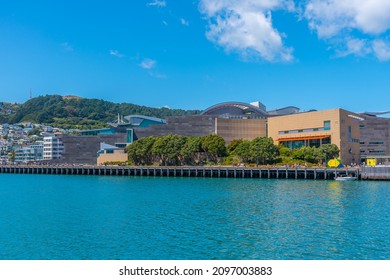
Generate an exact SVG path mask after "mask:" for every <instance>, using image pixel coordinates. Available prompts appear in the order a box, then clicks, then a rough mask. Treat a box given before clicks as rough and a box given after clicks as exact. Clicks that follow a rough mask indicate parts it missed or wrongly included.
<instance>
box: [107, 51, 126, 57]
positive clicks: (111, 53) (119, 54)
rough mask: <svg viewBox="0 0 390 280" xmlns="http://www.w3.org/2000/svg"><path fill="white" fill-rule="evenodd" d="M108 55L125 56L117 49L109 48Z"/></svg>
mask: <svg viewBox="0 0 390 280" xmlns="http://www.w3.org/2000/svg"><path fill="white" fill-rule="evenodd" d="M110 55H112V56H116V57H119V58H122V57H125V55H124V54H121V53H120V52H119V51H118V50H110Z"/></svg>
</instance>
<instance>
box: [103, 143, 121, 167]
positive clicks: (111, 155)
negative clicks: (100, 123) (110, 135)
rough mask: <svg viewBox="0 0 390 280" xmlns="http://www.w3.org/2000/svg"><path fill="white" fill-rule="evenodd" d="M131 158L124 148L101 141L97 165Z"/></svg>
mask: <svg viewBox="0 0 390 280" xmlns="http://www.w3.org/2000/svg"><path fill="white" fill-rule="evenodd" d="M128 159H129V157H128V155H127V153H126V152H125V150H124V149H121V148H118V147H116V146H113V145H109V144H106V143H100V150H99V152H98V155H97V161H96V163H97V165H103V164H105V163H109V162H126V161H127V160H128Z"/></svg>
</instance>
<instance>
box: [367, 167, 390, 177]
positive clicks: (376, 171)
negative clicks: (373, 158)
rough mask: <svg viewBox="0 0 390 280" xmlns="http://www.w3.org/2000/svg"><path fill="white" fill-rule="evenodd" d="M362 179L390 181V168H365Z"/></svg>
mask: <svg viewBox="0 0 390 280" xmlns="http://www.w3.org/2000/svg"><path fill="white" fill-rule="evenodd" d="M361 177H362V180H390V166H389V165H387V166H386V165H377V166H363V167H362V170H361Z"/></svg>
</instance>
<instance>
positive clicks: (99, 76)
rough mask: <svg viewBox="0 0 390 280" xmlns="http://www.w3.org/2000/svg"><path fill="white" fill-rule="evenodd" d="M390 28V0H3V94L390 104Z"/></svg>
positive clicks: (195, 102)
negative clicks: (30, 93)
mask: <svg viewBox="0 0 390 280" xmlns="http://www.w3.org/2000/svg"><path fill="white" fill-rule="evenodd" d="M80 2H82V3H80ZM389 29H390V1H389V0H372V1H364V0H321V1H320V0H302V1H292V0H181V1H173V0H137V1H120V0H110V1H72V0H68V1H61V0H59V1H40V0H37V1H22V0H20V1H17V0H15V1H1V2H0V100H1V101H8V102H13V101H16V102H25V101H26V100H27V99H28V98H29V92H30V88H31V91H32V94H33V96H38V95H45V94H61V95H68V94H70V95H77V96H81V97H85V98H99V99H105V100H110V101H113V102H128V103H135V104H140V105H146V106H152V107H162V106H169V107H170V108H184V109H205V108H207V107H208V106H211V105H213V104H215V103H219V102H225V101H242V102H251V101H256V100H259V101H261V102H262V103H264V104H265V105H266V106H267V108H268V109H274V108H279V107H284V106H288V105H295V106H297V107H299V108H301V109H303V110H309V109H328V108H336V107H341V108H345V109H348V110H351V111H357V112H361V111H381V110H390V94H389V88H390V78H389V76H390V75H389V73H390V39H389V35H390V32H389Z"/></svg>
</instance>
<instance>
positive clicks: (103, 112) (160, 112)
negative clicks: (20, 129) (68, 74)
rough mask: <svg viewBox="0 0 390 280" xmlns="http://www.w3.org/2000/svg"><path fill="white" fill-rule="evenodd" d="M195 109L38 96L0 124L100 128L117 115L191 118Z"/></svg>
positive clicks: (1, 119)
mask: <svg viewBox="0 0 390 280" xmlns="http://www.w3.org/2000/svg"><path fill="white" fill-rule="evenodd" d="M199 113H200V111H199V110H189V111H186V110H181V109H168V108H152V107H146V106H140V105H135V104H130V103H113V102H108V101H104V100H99V99H87V98H74V97H72V98H69V97H62V96H60V95H46V96H39V97H35V98H32V99H30V100H28V101H27V102H25V103H23V104H20V105H19V106H18V107H17V108H16V109H15V112H12V113H10V114H2V115H0V122H8V123H19V122H33V123H41V124H47V125H51V126H55V127H60V128H80V129H88V128H101V127H106V126H107V122H111V121H113V120H115V119H116V118H117V115H118V114H120V115H124V116H126V115H132V114H140V115H146V116H153V117H158V118H165V117H167V116H180V115H194V114H199Z"/></svg>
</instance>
